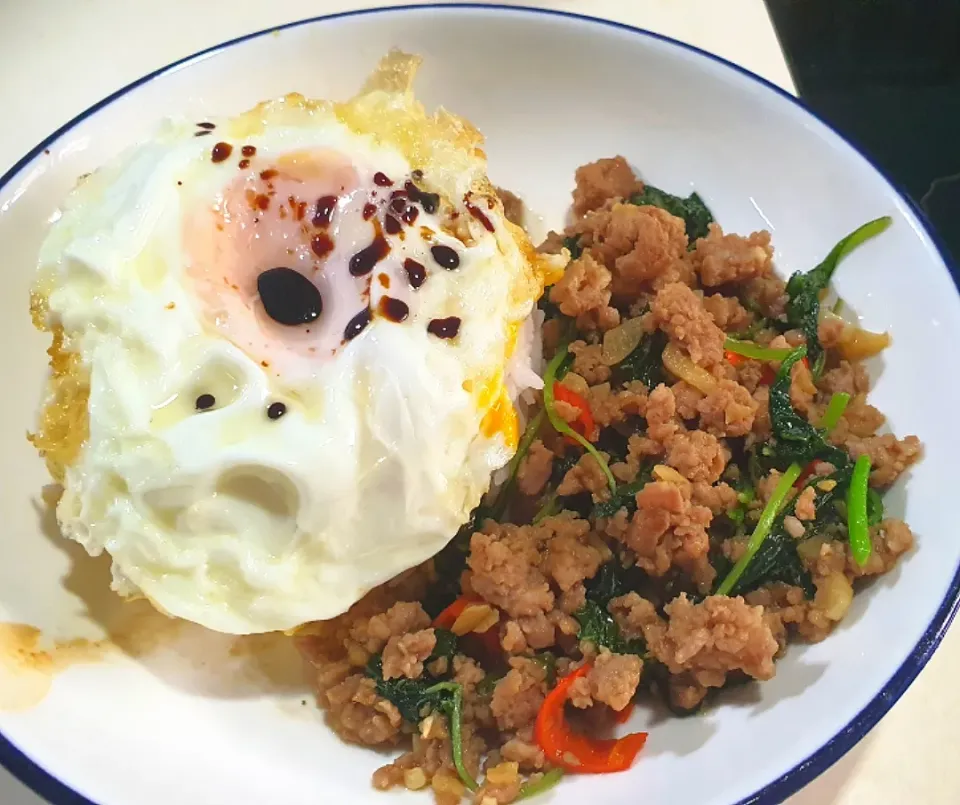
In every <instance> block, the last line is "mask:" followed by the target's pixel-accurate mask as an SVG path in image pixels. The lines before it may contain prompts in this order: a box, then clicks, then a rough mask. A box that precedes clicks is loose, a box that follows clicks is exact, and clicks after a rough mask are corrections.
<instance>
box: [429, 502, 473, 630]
mask: <svg viewBox="0 0 960 805" xmlns="http://www.w3.org/2000/svg"><path fill="white" fill-rule="evenodd" d="M484 519H486V513H485V512H484V511H483V510H482V509H481V508H479V507H478V508H477V509H476V510H475V511H474V513H473V515H472V516H471V517H470V520H469V521H467V522H466V523H465V524H464V525H463V526H461V528H460V530H459V531H458V532H457V534H456V536H455V537H454V538H453V539H452V540H450V542H448V543H447V544H446V545H445V546H444V547H443V548H442V549H441V551H440V553H438V554H437V555H436V556H434V557H433V566H434V570H435V571H436V575H437V580H436V582H434V583H433V584H432V585H431V586H430V590H429V592H428V593H427V596H426V598H425V599H424V601H423V608H424V610H425V611H426V613H427V614H428V615H429V616H430V617H431V618H435V617H437V615H439V614H440V613H441V612H443V610H444V609H446V608H447V607H448V606H450V604H452V603H453V602H454V600H455V599H456V598H457V597H458V596H459V595H460V576H461V575H463V571H464V569H465V568H466V566H467V556H468V555H469V553H470V537H472V536H473V532H474V531H476V530H477V529H478V528H479V527H480V525H481V524H482V523H483V521H484Z"/></svg>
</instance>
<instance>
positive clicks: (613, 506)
mask: <svg viewBox="0 0 960 805" xmlns="http://www.w3.org/2000/svg"><path fill="white" fill-rule="evenodd" d="M650 478H651V475H650V468H649V467H643V468H641V470H640V472H639V473H638V474H637V477H636V478H635V479H634V480H632V481H631V482H630V483H628V484H623V485H622V486H618V487H617V493H616V494H615V495H611V497H610V499H609V500H604V501H602V502H600V503H597V504H596V505H595V506H594V507H593V511H592V512H591V513H590V516H591V518H594V519H596V518H597V517H613V515H615V514H616V513H617V512H618V511H620V509H626V510H627V514H628V515H632V514H633V513H634V512H635V511H636V510H637V492H639V491H640V490H641V489H643V487H645V486H646V485H647V484H648V483H649V482H650Z"/></svg>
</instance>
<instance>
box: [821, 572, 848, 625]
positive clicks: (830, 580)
mask: <svg viewBox="0 0 960 805" xmlns="http://www.w3.org/2000/svg"><path fill="white" fill-rule="evenodd" d="M851 603H853V585H851V584H850V581H849V579H847V577H846V576H844V575H843V573H837V572H833V573H830V574H829V575H828V576H826V577H825V578H823V579H818V580H817V595H816V597H815V598H814V606H815V607H816V608H817V609H819V610H820V611H822V612H823V614H824V615H825V616H826V617H827V618H828V619H829V620H832V621H839V620H842V618H843V616H844V615H846V614H847V610H848V609H850V604H851Z"/></svg>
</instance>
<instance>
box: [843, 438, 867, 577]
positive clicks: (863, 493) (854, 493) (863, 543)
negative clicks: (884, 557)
mask: <svg viewBox="0 0 960 805" xmlns="http://www.w3.org/2000/svg"><path fill="white" fill-rule="evenodd" d="M869 480H870V456H868V455H866V454H864V455H862V456H860V457H859V458H858V459H857V461H856V463H855V464H854V465H853V475H851V476H850V486H849V488H848V489H847V531H848V534H849V537H850V551H851V553H852V554H853V558H854V560H855V561H856V563H857V564H858V565H860V567H863V566H864V565H865V564H866V563H867V560H868V559H869V558H870V552H871V551H872V550H873V545H872V544H871V542H870V525H869V523H868V522H867V483H868V481H869Z"/></svg>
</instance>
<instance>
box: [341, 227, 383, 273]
mask: <svg viewBox="0 0 960 805" xmlns="http://www.w3.org/2000/svg"><path fill="white" fill-rule="evenodd" d="M389 253H390V244H389V243H387V240H386V238H384V237H383V235H381V234H380V233H379V232H378V233H377V236H376V237H375V238H374V239H373V242H372V243H371V244H370V245H369V246H367V247H366V248H365V249H361V250H360V251H358V252H357V253H356V254H355V255H353V257H351V258H350V274H351V275H352V276H354V277H362V276H363V275H364V274H369V273H370V272H371V271H373V267H374V266H375V265H376V264H377V263H379V262H380V261H381V260H382V259H383V258H384V257H386V256H387V255H388V254H389Z"/></svg>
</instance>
